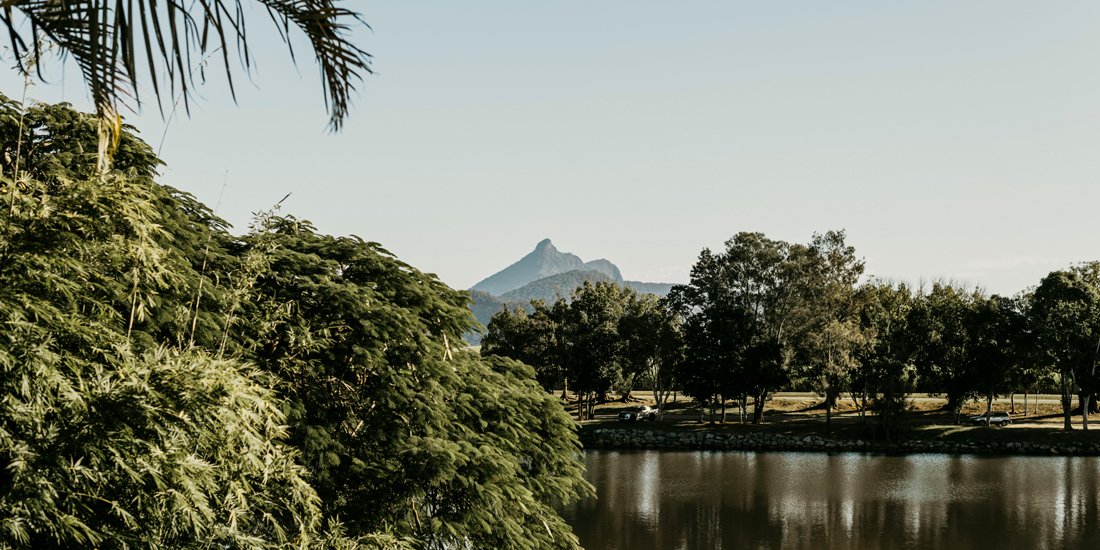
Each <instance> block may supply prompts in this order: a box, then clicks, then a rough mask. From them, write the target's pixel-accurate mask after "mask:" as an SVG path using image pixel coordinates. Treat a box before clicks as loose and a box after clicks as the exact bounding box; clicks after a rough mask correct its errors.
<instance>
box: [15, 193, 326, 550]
mask: <svg viewBox="0 0 1100 550" xmlns="http://www.w3.org/2000/svg"><path fill="white" fill-rule="evenodd" d="M0 195H2V196H3V197H5V198H6V199H7V201H8V204H7V207H6V208H4V209H2V210H0V231H2V233H0V280H2V281H4V284H3V285H0V318H2V319H4V321H5V330H4V331H0V464H2V466H3V467H2V468H0V472H2V473H0V481H2V482H0V511H2V512H0V546H5V547H28V548H32V547H33V548H67V547H80V546H99V547H104V548H111V547H126V546H147V547H163V548H192V547H205V546H206V545H208V544H209V543H210V542H215V543H220V544H226V545H233V546H238V547H246V548H278V547H290V546H296V547H303V546H309V545H310V544H311V542H315V541H316V540H318V539H317V538H316V537H317V535H318V534H319V532H320V530H321V527H322V516H321V515H320V508H319V506H318V499H317V495H316V493H315V492H314V491H313V489H312V488H311V487H310V486H309V485H308V483H307V482H306V480H305V479H306V475H307V474H306V472H305V470H304V469H303V468H302V467H301V466H299V465H297V464H296V460H295V457H296V452H295V451H294V450H293V449H291V448H290V447H288V446H286V445H285V444H283V443H281V439H282V438H283V437H284V435H285V428H284V427H283V420H284V418H283V415H282V413H281V411H280V410H279V409H278V407H277V406H276V404H277V400H276V399H275V397H274V395H273V394H272V392H271V390H270V389H269V387H268V384H267V383H266V382H265V380H266V377H264V376H262V375H260V374H259V373H258V372H257V371H256V370H255V369H254V368H253V367H248V366H247V365H243V364H240V363H237V362H234V361H225V360H218V359H215V358H213V357H210V356H209V355H207V354H203V353H202V352H183V353H181V352H174V353H168V352H166V351H164V350H152V351H149V352H145V353H141V352H139V351H137V350H136V349H135V347H134V346H133V345H131V340H130V339H128V338H127V336H126V334H127V331H128V326H129V320H130V319H131V318H136V317H140V316H141V315H142V314H141V311H142V310H144V308H145V307H148V306H149V304H152V303H154V302H155V301H156V300H157V292H158V289H160V288H163V287H166V286H168V285H170V284H171V282H172V281H173V280H174V274H172V273H169V272H167V271H166V270H165V269H164V263H163V262H162V260H163V258H164V257H165V256H166V255H168V254H169V252H168V251H167V250H165V249H162V248H160V247H159V246H158V245H157V244H156V238H155V235H156V234H157V229H156V226H155V224H154V223H153V221H152V220H154V219H156V217H157V213H156V211H155V209H154V207H153V201H152V200H151V197H152V194H151V193H150V190H149V188H148V187H147V185H146V184H145V183H143V182H142V181H140V180H132V179H130V178H126V177H123V176H120V175H117V174H115V175H112V176H110V177H107V178H105V179H101V180H97V181H91V180H74V181H66V180H64V179H63V178H58V180H57V182H56V183H45V182H42V181H39V180H35V179H28V178H25V177H24V178H21V179H20V180H18V181H13V180H11V179H8V178H4V179H2V180H0Z"/></svg>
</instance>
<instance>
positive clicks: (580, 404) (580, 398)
mask: <svg viewBox="0 0 1100 550" xmlns="http://www.w3.org/2000/svg"><path fill="white" fill-rule="evenodd" d="M583 420H584V393H583V392H577V422H581V421H583Z"/></svg>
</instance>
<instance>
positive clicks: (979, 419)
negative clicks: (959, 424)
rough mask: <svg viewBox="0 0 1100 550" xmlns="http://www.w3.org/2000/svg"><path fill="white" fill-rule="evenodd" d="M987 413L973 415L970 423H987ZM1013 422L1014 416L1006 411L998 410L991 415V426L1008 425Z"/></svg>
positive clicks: (979, 424)
mask: <svg viewBox="0 0 1100 550" xmlns="http://www.w3.org/2000/svg"><path fill="white" fill-rule="evenodd" d="M985 419H986V415H984V414H979V415H978V416H971V417H970V423H971V424H975V425H978V426H981V425H984V424H985ZM1011 423H1012V417H1011V416H1009V415H1008V413H1006V412H1004V411H996V412H993V413H991V414H990V415H989V425H990V426H1007V425H1009V424H1011Z"/></svg>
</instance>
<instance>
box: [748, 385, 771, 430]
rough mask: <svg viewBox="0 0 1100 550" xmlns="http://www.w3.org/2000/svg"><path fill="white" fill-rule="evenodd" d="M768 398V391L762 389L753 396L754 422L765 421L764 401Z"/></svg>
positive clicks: (761, 422)
mask: <svg viewBox="0 0 1100 550" xmlns="http://www.w3.org/2000/svg"><path fill="white" fill-rule="evenodd" d="M767 399H768V391H767V390H761V391H759V392H757V393H756V394H754V395H753V396H752V423H753V424H763V423H764V402H765V401H767Z"/></svg>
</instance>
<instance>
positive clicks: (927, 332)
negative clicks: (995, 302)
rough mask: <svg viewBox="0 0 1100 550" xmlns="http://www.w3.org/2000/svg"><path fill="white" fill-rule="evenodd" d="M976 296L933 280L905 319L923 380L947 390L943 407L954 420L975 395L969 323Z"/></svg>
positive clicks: (925, 382) (944, 391) (936, 388)
mask: <svg viewBox="0 0 1100 550" xmlns="http://www.w3.org/2000/svg"><path fill="white" fill-rule="evenodd" d="M975 299H976V294H975V293H973V292H966V291H964V290H961V289H958V288H955V287H953V286H950V285H945V284H941V283H934V284H933V285H932V289H931V291H930V292H929V293H928V294H927V295H924V296H921V297H920V298H919V299H918V300H917V301H916V303H915V304H914V307H913V309H912V310H910V315H909V320H908V325H909V328H910V330H911V331H912V332H913V334H912V336H911V338H912V339H913V340H914V341H915V342H919V345H918V347H917V349H916V351H915V353H914V362H915V364H916V366H917V370H918V372H919V373H920V375H921V377H922V378H921V380H922V383H923V384H924V385H925V386H926V387H928V388H929V389H930V390H932V391H938V392H943V393H946V394H947V405H946V408H947V409H948V410H950V411H951V412H952V414H953V415H954V417H955V421H956V422H958V419H959V415H960V414H962V406H963V404H964V403H965V402H966V401H968V400H970V399H972V398H974V397H976V396H977V395H978V385H979V384H978V381H977V379H976V376H975V370H974V368H973V365H972V361H973V355H972V351H973V349H972V346H973V342H972V337H973V336H974V331H973V330H972V328H973V327H972V326H971V325H970V322H971V318H972V308H973V304H974V301H975Z"/></svg>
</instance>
